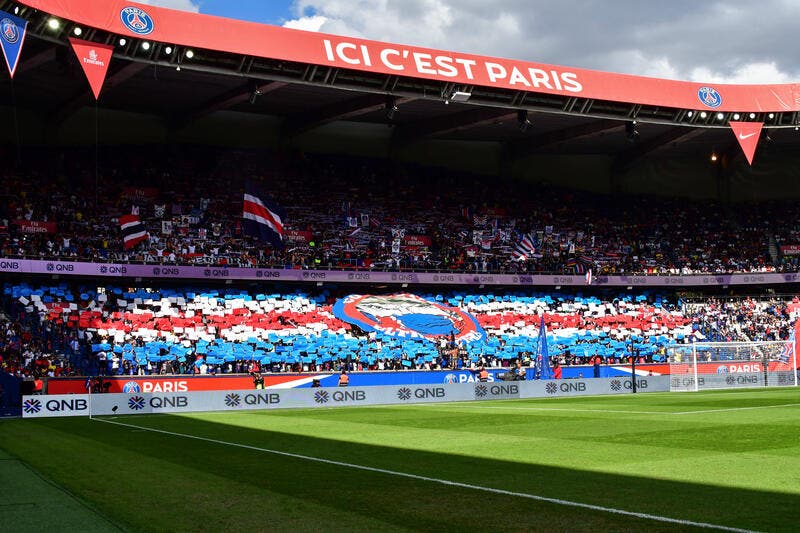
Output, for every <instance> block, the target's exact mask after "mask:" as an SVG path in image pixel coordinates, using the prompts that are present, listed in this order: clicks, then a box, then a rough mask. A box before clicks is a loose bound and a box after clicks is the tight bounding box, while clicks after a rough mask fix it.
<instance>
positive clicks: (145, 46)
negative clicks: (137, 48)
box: [142, 41, 150, 52]
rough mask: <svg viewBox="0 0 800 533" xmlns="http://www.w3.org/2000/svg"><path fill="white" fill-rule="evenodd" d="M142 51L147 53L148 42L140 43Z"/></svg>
mask: <svg viewBox="0 0 800 533" xmlns="http://www.w3.org/2000/svg"><path fill="white" fill-rule="evenodd" d="M142 50H144V51H145V52H146V51H148V50H150V43H149V42H147V41H144V42H143V43H142Z"/></svg>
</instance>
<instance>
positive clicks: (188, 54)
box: [186, 50, 194, 59]
mask: <svg viewBox="0 0 800 533" xmlns="http://www.w3.org/2000/svg"><path fill="white" fill-rule="evenodd" d="M186 57H187V58H188V59H191V58H193V57H194V52H192V51H191V50H186Z"/></svg>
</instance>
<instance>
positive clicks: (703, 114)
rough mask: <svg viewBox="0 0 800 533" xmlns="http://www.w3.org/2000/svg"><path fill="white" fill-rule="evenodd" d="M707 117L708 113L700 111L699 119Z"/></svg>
mask: <svg viewBox="0 0 800 533" xmlns="http://www.w3.org/2000/svg"><path fill="white" fill-rule="evenodd" d="M707 116H708V113H706V112H705V111H700V118H706V117H707Z"/></svg>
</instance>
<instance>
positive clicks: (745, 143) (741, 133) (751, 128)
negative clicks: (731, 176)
mask: <svg viewBox="0 0 800 533" xmlns="http://www.w3.org/2000/svg"><path fill="white" fill-rule="evenodd" d="M729 124H730V126H731V130H733V134H734V135H735V136H736V140H737V141H739V146H741V148H742V151H743V152H744V155H745V157H746V158H747V162H748V163H749V164H750V165H752V164H753V156H754V155H755V153H756V148H758V140H759V138H760V137H761V128H762V126H763V125H764V124H763V123H761V122H730V123H729Z"/></svg>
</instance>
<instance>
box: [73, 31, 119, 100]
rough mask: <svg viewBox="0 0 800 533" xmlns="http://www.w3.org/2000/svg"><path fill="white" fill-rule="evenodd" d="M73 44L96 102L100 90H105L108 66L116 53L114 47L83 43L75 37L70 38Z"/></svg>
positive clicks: (88, 42) (89, 42)
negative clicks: (112, 55)
mask: <svg viewBox="0 0 800 533" xmlns="http://www.w3.org/2000/svg"><path fill="white" fill-rule="evenodd" d="M69 42H71V43H72V49H73V50H75V55H76V56H78V62H79V63H80V64H81V67H82V68H83V72H84V73H85V74H86V79H87V80H89V85H90V86H91V87H92V93H93V94H94V98H95V100H97V99H98V98H100V90H101V89H102V88H103V82H104V81H106V73H107V72H108V65H109V64H110V63H111V54H112V53H114V47H113V46H110V45H106V44H98V43H93V42H91V41H82V40H80V39H75V38H73V37H70V38H69Z"/></svg>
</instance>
